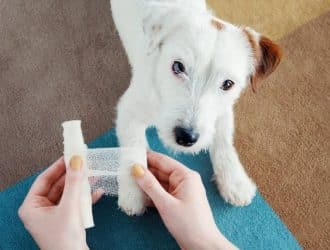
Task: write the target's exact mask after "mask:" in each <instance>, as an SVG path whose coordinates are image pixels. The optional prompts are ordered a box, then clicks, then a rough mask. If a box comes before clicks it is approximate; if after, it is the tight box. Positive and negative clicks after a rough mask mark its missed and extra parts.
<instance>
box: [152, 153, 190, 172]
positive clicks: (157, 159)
mask: <svg viewBox="0 0 330 250" xmlns="http://www.w3.org/2000/svg"><path fill="white" fill-rule="evenodd" d="M147 160H148V167H150V168H155V169H158V170H159V171H160V172H163V173H164V174H167V175H169V174H171V173H172V172H173V171H175V170H177V171H181V172H189V171H190V169H189V168H187V167H186V166H184V165H183V164H181V163H180V162H178V161H176V160H174V159H172V158H170V157H168V156H167V155H164V154H160V153H156V152H152V151H148V152H147Z"/></svg>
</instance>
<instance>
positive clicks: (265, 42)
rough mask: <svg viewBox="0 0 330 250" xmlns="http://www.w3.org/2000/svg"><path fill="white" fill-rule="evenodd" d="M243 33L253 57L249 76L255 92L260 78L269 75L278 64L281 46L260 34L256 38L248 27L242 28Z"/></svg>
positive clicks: (280, 56)
mask: <svg viewBox="0 0 330 250" xmlns="http://www.w3.org/2000/svg"><path fill="white" fill-rule="evenodd" d="M244 32H245V34H246V35H247V38H248V40H249V42H250V44H251V47H252V50H253V53H254V57H255V71H254V74H253V75H251V76H250V81H251V86H252V90H253V92H256V90H257V88H258V87H259V84H260V82H261V80H263V79H264V78H266V77H267V76H269V75H270V74H271V73H272V72H273V71H274V70H275V69H276V68H277V66H278V65H279V63H280V61H281V58H282V50H281V48H280V47H279V46H278V45H277V44H276V43H274V42H273V41H271V40H270V39H268V38H267V37H264V36H260V37H259V38H256V36H255V34H253V33H255V32H253V31H251V30H250V29H244Z"/></svg>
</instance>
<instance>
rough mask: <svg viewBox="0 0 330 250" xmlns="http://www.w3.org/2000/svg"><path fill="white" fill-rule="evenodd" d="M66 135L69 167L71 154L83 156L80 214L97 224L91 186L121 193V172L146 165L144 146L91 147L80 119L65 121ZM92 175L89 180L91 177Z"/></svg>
mask: <svg viewBox="0 0 330 250" xmlns="http://www.w3.org/2000/svg"><path fill="white" fill-rule="evenodd" d="M62 126H63V129H64V131H63V137H64V141H63V144H64V161H65V165H66V166H67V167H68V166H69V163H70V160H71V158H72V156H74V155H79V156H80V157H81V158H82V159H83V164H84V165H83V170H84V171H85V172H84V178H85V179H84V183H83V190H82V191H83V193H82V198H81V214H82V218H83V224H84V227H85V228H90V227H93V226H94V221H93V214H92V200H91V190H92V191H94V190H96V189H98V188H101V189H103V190H104V192H105V194H106V195H111V196H117V195H118V183H117V178H118V175H130V169H131V167H132V166H133V165H134V164H141V165H142V166H147V158H146V150H145V148H133V147H132V148H129V147H126V148H123V147H122V148H96V149H88V148H87V145H86V144H85V142H84V137H83V134H82V131H81V121H67V122H64V123H63V124H62ZM88 177H91V178H90V183H89V181H88Z"/></svg>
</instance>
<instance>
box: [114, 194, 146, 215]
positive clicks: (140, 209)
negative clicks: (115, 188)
mask: <svg viewBox="0 0 330 250" xmlns="http://www.w3.org/2000/svg"><path fill="white" fill-rule="evenodd" d="M118 206H119V207H120V209H121V210H122V211H123V212H125V213H126V214H127V215H129V216H133V215H141V214H143V213H144V212H145V210H146V196H145V194H144V193H143V192H142V191H141V190H139V189H136V190H130V191H129V192H125V193H124V192H122V193H119V195H118Z"/></svg>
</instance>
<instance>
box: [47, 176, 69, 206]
mask: <svg viewBox="0 0 330 250" xmlns="http://www.w3.org/2000/svg"><path fill="white" fill-rule="evenodd" d="M64 184H65V174H63V175H62V176H61V177H60V178H59V179H58V180H57V181H56V182H55V183H54V184H53V186H52V187H51V189H50V191H49V193H48V195H47V196H48V200H50V201H51V202H53V203H54V204H57V203H58V202H59V200H60V198H61V196H62V193H63V189H64Z"/></svg>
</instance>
